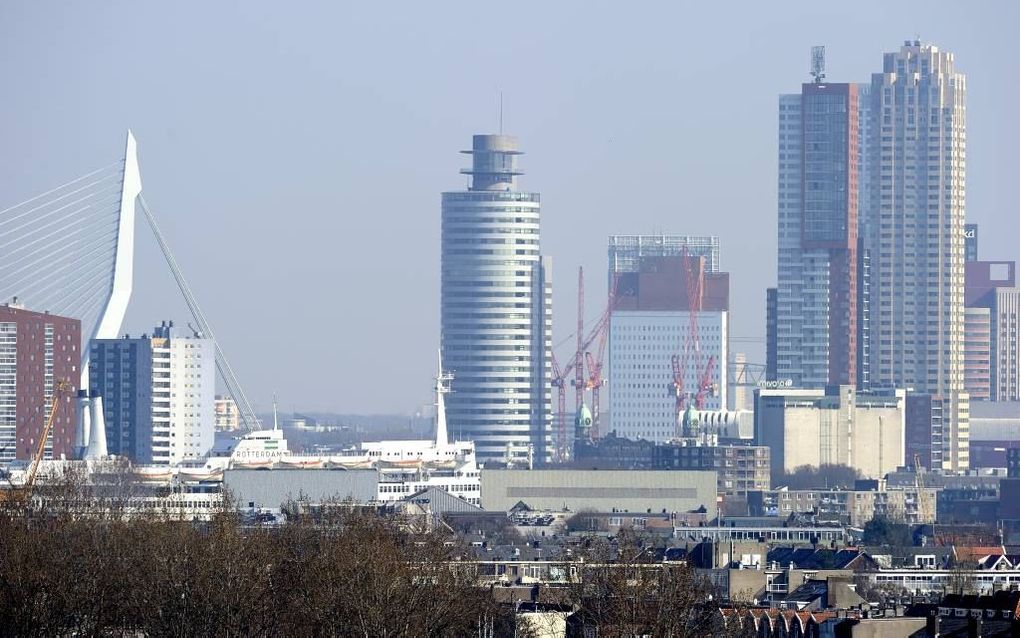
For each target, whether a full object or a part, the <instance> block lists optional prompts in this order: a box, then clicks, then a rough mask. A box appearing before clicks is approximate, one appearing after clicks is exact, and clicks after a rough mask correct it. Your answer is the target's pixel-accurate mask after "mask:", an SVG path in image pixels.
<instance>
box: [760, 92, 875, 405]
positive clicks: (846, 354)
mask: <svg viewBox="0 0 1020 638" xmlns="http://www.w3.org/2000/svg"><path fill="white" fill-rule="evenodd" d="M859 104H860V100H859V96H858V87H857V85H855V84H830V83H825V82H821V81H818V82H814V83H810V84H804V85H803V87H802V89H801V92H800V94H796V95H783V96H780V99H779V158H778V159H779V184H778V189H779V190H778V194H779V202H778V212H779V233H778V235H779V237H778V239H779V262H778V286H777V292H776V306H775V307H776V313H777V317H776V336H775V347H776V353H775V368H776V372H775V374H776V376H777V378H779V379H790V380H791V381H792V382H793V385H795V386H797V387H804V388H817V387H824V386H825V385H827V384H852V383H856V382H857V355H858V346H857V334H858V331H857V304H858V290H857V276H858V263H857V248H858V242H857V229H858V220H857V215H858V210H857V203H858V188H859V186H858V162H859V159H860V155H861V140H860V109H859Z"/></svg>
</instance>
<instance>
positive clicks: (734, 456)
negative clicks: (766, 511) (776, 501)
mask: <svg viewBox="0 0 1020 638" xmlns="http://www.w3.org/2000/svg"><path fill="white" fill-rule="evenodd" d="M574 450H575V456H574V459H573V462H572V463H571V465H570V466H571V467H572V468H574V469H586V470H593V469H598V470H651V469H655V470H711V471H714V472H716V473H717V475H718V485H717V489H718V493H719V494H720V495H722V496H723V497H724V498H725V501H726V502H727V503H728V502H729V501H730V500H733V499H743V498H744V497H746V495H747V492H748V491H749V490H767V489H769V486H770V482H769V478H770V463H769V449H768V448H767V447H762V446H756V445H749V444H743V445H698V444H697V443H696V442H694V441H692V440H689V439H687V440H682V441H679V442H673V443H653V442H651V441H646V440H644V439H640V440H636V441H635V440H631V439H625V438H621V437H617V436H615V435H613V434H611V435H610V436H607V437H605V438H603V439H600V440H598V441H594V442H592V443H587V444H581V445H577V446H575V448H574ZM744 509H745V510H746V508H744Z"/></svg>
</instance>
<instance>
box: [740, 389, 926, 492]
mask: <svg viewBox="0 0 1020 638" xmlns="http://www.w3.org/2000/svg"><path fill="white" fill-rule="evenodd" d="M905 397H906V393H905V392H904V391H902V390H897V391H895V392H894V393H889V394H870V393H869V394H862V393H858V392H856V391H855V390H854V388H853V386H829V387H827V388H825V389H795V388H777V389H759V390H757V391H756V392H755V410H754V411H755V424H754V430H755V444H756V445H765V446H768V447H769V448H771V451H772V480H773V482H776V481H777V480H778V477H779V476H780V475H781V474H783V473H790V472H792V471H793V470H794V469H795V468H797V467H800V466H802V465H811V466H815V467H818V466H820V465H823V464H840V465H848V466H850V467H853V468H855V469H857V470H859V471H860V472H861V475H862V476H865V477H870V478H881V477H883V476H885V474H886V473H887V472H889V471H891V470H893V469H895V468H896V467H898V466H901V465H903V463H904V459H905V436H906V422H905V414H906V401H905Z"/></svg>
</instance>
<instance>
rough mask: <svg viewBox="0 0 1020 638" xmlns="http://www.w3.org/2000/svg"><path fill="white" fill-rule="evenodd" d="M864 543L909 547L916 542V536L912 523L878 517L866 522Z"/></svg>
mask: <svg viewBox="0 0 1020 638" xmlns="http://www.w3.org/2000/svg"><path fill="white" fill-rule="evenodd" d="M864 544H865V545H888V546H891V547H909V546H911V545H913V544H914V538H913V535H912V534H911V532H910V525H907V524H905V523H894V522H893V521H890V520H889V519H887V518H884V517H876V518H873V519H871V520H870V521H868V522H867V523H865V524H864Z"/></svg>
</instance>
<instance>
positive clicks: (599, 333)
mask: <svg viewBox="0 0 1020 638" xmlns="http://www.w3.org/2000/svg"><path fill="white" fill-rule="evenodd" d="M618 283H619V279H618V278H617V277H614V278H613V282H612V284H611V286H610V289H609V295H608V299H607V301H606V309H605V310H604V311H603V312H602V316H601V317H600V318H599V322H598V324H597V325H596V327H595V330H594V331H593V332H592V338H590V339H589V342H591V341H594V340H595V339H598V346H597V347H596V348H595V355H594V356H593V355H592V353H591V352H589V351H586V352H585V353H584V358H585V362H586V363H587V364H588V380H587V382H586V383H585V385H586V387H587V389H588V390H590V391H591V420H592V430H591V436H592V438H593V439H597V438H598V437H599V434H600V432H601V431H600V430H599V423H600V417H599V415H600V413H601V411H602V409H601V408H602V398H601V388H602V386H604V385H605V384H606V379H605V378H604V377H603V376H602V369H603V367H604V364H605V355H606V341H607V340H608V338H609V325H610V322H611V321H612V318H613V308H615V307H616V290H617V285H618Z"/></svg>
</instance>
